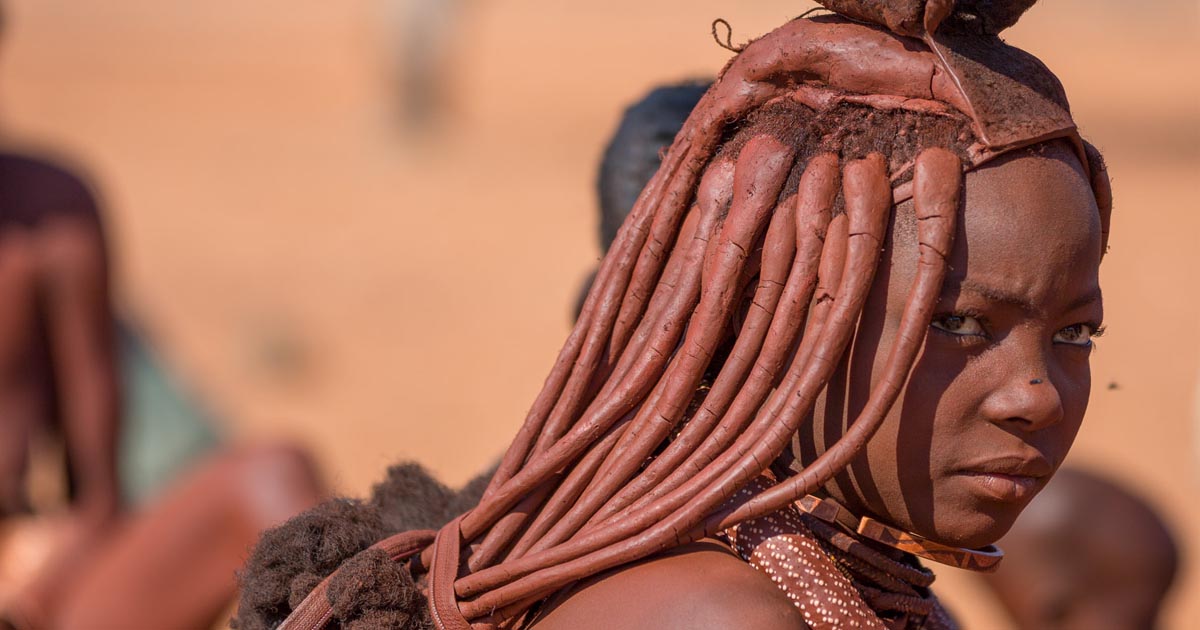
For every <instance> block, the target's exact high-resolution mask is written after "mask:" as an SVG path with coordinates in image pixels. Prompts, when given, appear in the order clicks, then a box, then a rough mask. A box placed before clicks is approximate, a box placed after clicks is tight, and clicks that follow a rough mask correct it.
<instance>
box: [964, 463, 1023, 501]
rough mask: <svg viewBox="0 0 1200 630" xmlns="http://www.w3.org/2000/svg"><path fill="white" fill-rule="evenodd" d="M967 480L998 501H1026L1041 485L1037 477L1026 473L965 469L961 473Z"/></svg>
mask: <svg viewBox="0 0 1200 630" xmlns="http://www.w3.org/2000/svg"><path fill="white" fill-rule="evenodd" d="M959 474H960V475H962V476H963V477H964V478H965V479H967V481H969V482H970V483H971V484H972V485H974V486H975V487H976V488H977V489H978V490H979V491H981V493H982V494H985V495H988V496H990V497H992V498H994V499H998V500H1000V501H1012V502H1018V501H1027V500H1029V499H1032V498H1033V495H1035V494H1037V491H1038V489H1039V488H1040V486H1041V485H1042V480H1041V479H1040V478H1038V477H1030V476H1028V475H1011V474H1007V473H999V472H979V471H971V470H966V471H963V472H961V473H959Z"/></svg>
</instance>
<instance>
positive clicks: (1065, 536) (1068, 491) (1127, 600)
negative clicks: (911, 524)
mask: <svg viewBox="0 0 1200 630" xmlns="http://www.w3.org/2000/svg"><path fill="white" fill-rule="evenodd" d="M999 545H1000V547H1001V548H1002V549H1004V551H1005V558H1004V562H1002V563H1001V564H1000V569H999V570H998V571H997V572H996V573H993V574H990V575H987V576H986V577H985V579H986V581H987V583H988V585H989V586H990V587H991V588H992V589H993V590H994V591H995V593H996V595H997V597H998V598H999V599H1000V602H1001V604H1003V606H1004V608H1005V609H1006V610H1007V611H1008V612H1009V614H1011V615H1012V619H1013V622H1014V623H1015V624H1016V626H1017V627H1018V628H1039V629H1045V630H1149V629H1151V628H1157V627H1159V617H1160V612H1161V611H1162V607H1163V600H1164V598H1165V597H1166V595H1167V593H1168V591H1169V590H1170V589H1171V585H1172V583H1173V582H1174V580H1175V575H1176V573H1177V570H1178V566H1179V549H1178V547H1177V546H1176V542H1175V538H1174V536H1173V535H1172V533H1171V531H1170V529H1169V528H1168V527H1167V525H1166V523H1164V522H1163V519H1162V517H1161V516H1160V515H1159V514H1158V513H1156V512H1155V510H1154V509H1153V508H1152V507H1150V506H1149V505H1148V504H1147V503H1146V501H1145V500H1144V499H1142V498H1140V497H1138V496H1137V495H1135V494H1133V493H1131V492H1129V491H1128V490H1125V489H1124V488H1122V487H1120V486H1119V485H1117V484H1116V483H1114V482H1112V481H1110V480H1108V479H1106V478H1104V477H1101V476H1098V475H1095V474H1092V473H1089V472H1085V471H1082V470H1078V469H1072V468H1067V469H1063V470H1060V471H1058V473H1057V474H1056V475H1055V476H1054V479H1053V480H1051V482H1050V484H1049V485H1047V486H1046V489H1045V490H1043V491H1042V493H1041V494H1039V495H1038V496H1037V498H1035V499H1034V500H1033V502H1032V503H1031V504H1030V505H1029V507H1028V508H1026V510H1025V512H1024V513H1022V514H1021V518H1019V519H1017V523H1016V525H1014V526H1013V528H1012V530H1010V531H1009V532H1008V534H1007V535H1006V536H1005V537H1004V539H1003V540H1001V541H1000V543H999Z"/></svg>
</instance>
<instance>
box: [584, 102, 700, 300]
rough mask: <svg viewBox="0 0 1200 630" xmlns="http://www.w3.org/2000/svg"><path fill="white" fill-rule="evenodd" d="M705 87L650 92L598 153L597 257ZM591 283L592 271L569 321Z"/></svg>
mask: <svg viewBox="0 0 1200 630" xmlns="http://www.w3.org/2000/svg"><path fill="white" fill-rule="evenodd" d="M710 85H712V82H711V81H703V80H692V81H683V82H681V83H673V84H669V85H662V86H659V87H656V88H654V89H652V90H650V92H649V93H648V94H646V95H645V96H643V97H642V98H641V99H639V100H638V101H637V102H635V103H634V104H632V105H630V106H629V107H627V108H626V109H625V112H624V113H623V114H622V115H621V122H620V123H618V124H617V130H616V131H614V132H613V135H612V137H611V138H609V140H608V144H607V145H605V147H604V153H603V155H602V156H601V158H600V170H599V172H598V173H597V175H596V195H597V198H598V199H599V201H600V226H599V229H598V230H597V232H596V234H597V236H598V237H599V239H600V251H601V253H605V254H607V253H608V247H609V245H611V244H612V242H613V239H615V238H616V237H617V230H619V229H621V224H622V223H624V222H625V217H627V216H629V211H630V210H632V209H633V204H634V202H636V201H637V198H638V195H639V194H641V192H642V189H643V188H645V187H646V183H647V182H649V181H650V178H651V177H654V173H655V172H656V171H658V165H659V164H660V163H662V152H663V151H664V150H665V149H666V148H667V147H669V146H670V145H671V141H672V140H674V139H675V134H677V133H679V130H680V129H681V128H682V127H683V123H684V121H685V120H687V117H688V115H689V114H691V113H692V110H693V109H695V107H696V103H699V102H700V97H702V96H704V93H705V92H707V91H708V87H709V86H710ZM595 278H596V271H595V270H594V269H593V270H592V271H591V272H589V273H588V277H587V279H585V280H584V281H583V286H581V287H580V290H579V295H578V296H577V297H576V298H575V303H574V306H573V309H572V311H571V315H572V319H573V320H574V319H578V318H579V311H580V310H581V309H582V308H583V300H584V298H586V297H587V293H588V291H589V290H590V289H591V288H592V282H593V281H594V280H595Z"/></svg>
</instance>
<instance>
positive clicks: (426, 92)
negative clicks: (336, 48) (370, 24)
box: [386, 0, 471, 135]
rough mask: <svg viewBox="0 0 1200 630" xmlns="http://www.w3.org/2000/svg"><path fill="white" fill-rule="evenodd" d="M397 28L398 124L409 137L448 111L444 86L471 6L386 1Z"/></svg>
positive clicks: (450, 1) (464, 0)
mask: <svg viewBox="0 0 1200 630" xmlns="http://www.w3.org/2000/svg"><path fill="white" fill-rule="evenodd" d="M386 2H387V7H386V10H387V11H388V12H389V13H390V14H391V19H392V21H393V23H395V24H396V25H397V26H398V28H397V31H398V32H397V37H395V39H394V40H393V42H392V43H391V45H392V47H393V49H394V51H395V52H394V56H393V59H392V63H393V65H394V72H395V76H396V78H397V83H398V86H399V90H398V91H397V95H398V100H399V104H400V118H401V123H402V125H403V128H404V130H405V131H406V132H408V133H409V134H418V135H419V134H422V133H426V132H428V131H430V130H432V129H434V128H436V126H437V125H438V124H439V123H441V122H444V120H443V118H444V116H445V115H446V113H447V111H446V110H447V109H450V108H452V103H451V101H450V85H449V84H450V82H451V79H452V76H453V75H454V74H455V64H453V63H452V60H453V56H454V54H455V49H456V48H457V47H458V46H457V45H458V44H459V43H460V42H459V40H460V39H461V38H462V37H463V33H462V24H461V21H462V18H463V13H464V12H466V11H467V10H468V8H469V7H467V6H466V5H469V4H470V3H471V0H386Z"/></svg>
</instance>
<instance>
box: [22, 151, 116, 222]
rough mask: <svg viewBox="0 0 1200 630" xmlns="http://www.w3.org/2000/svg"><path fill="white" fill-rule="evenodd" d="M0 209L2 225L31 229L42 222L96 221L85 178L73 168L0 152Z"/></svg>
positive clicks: (31, 157)
mask: <svg viewBox="0 0 1200 630" xmlns="http://www.w3.org/2000/svg"><path fill="white" fill-rule="evenodd" d="M0 190H3V191H4V194H3V195H0V209H2V216H0V219H3V220H4V221H5V222H15V223H20V224H25V225H28V226H34V225H38V224H40V223H41V222H42V221H44V220H46V219H52V218H77V219H87V220H88V221H89V222H95V221H97V220H98V211H97V204H96V198H95V195H94V193H93V192H92V187H91V185H90V184H89V183H88V180H87V177H86V175H83V174H81V170H80V169H78V168H76V167H74V166H67V165H65V164H64V163H62V162H58V161H51V160H50V159H47V158H42V157H38V156H35V155H30V154H25V153H19V152H13V151H8V150H2V149H0Z"/></svg>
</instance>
